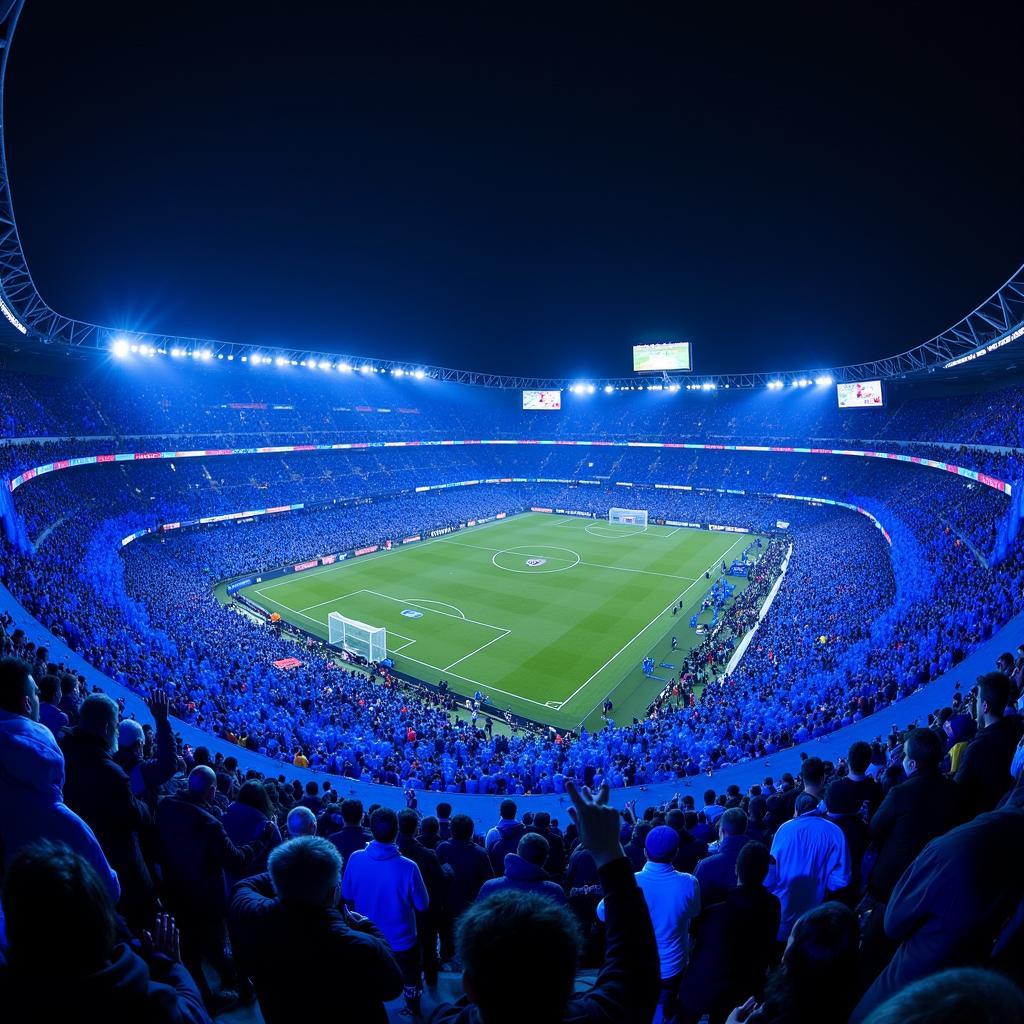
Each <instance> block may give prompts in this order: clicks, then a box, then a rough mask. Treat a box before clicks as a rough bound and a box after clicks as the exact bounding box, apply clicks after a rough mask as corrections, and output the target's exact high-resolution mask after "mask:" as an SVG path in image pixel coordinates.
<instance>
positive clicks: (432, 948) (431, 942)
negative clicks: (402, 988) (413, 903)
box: [398, 807, 448, 988]
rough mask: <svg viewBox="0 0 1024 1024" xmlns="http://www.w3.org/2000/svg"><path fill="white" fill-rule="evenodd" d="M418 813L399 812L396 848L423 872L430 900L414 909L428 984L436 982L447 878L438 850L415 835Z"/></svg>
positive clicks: (417, 825) (424, 972) (410, 810)
mask: <svg viewBox="0 0 1024 1024" xmlns="http://www.w3.org/2000/svg"><path fill="white" fill-rule="evenodd" d="M419 824H420V818H419V815H418V814H417V813H416V812H415V811H414V810H412V809H411V808H408V807H406V808H404V809H403V810H401V811H399V812H398V852H399V853H400V854H401V855H402V856H403V857H406V858H408V859H409V860H411V861H412V862H413V863H414V864H415V865H416V866H417V867H418V868H419V869H420V874H421V875H422V876H423V884H424V885H426V887H427V897H428V899H429V901H430V903H429V905H428V907H427V909H426V910H422V911H419V910H418V911H417V912H416V935H417V937H418V938H419V944H420V957H421V960H422V961H423V976H424V978H425V979H426V983H427V985H429V986H430V987H431V988H433V987H435V986H436V985H437V973H438V970H439V967H440V964H439V961H438V954H437V943H438V936H439V935H440V931H441V922H442V920H443V919H444V899H445V890H446V888H447V883H448V879H447V876H446V875H445V873H444V869H443V868H442V867H441V863H440V861H439V860H438V859H437V854H436V853H435V852H434V851H433V850H428V849H427V847H425V846H424V845H423V844H422V843H420V842H418V841H417V839H416V829H417V828H418V827H419Z"/></svg>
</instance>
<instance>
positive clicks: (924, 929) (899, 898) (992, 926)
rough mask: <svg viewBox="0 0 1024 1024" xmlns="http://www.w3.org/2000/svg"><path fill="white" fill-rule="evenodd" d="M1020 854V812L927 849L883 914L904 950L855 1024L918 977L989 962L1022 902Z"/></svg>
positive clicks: (991, 817) (1023, 821)
mask: <svg viewBox="0 0 1024 1024" xmlns="http://www.w3.org/2000/svg"><path fill="white" fill-rule="evenodd" d="M1022 849H1024V810H1020V809H1018V808H1016V807H1008V808H1005V809H1003V810H999V811H992V812H990V813H989V814H982V815H979V816H978V817H977V818H975V819H974V820H973V821H969V822H967V824H966V825H960V826H959V827H958V828H955V829H953V830H952V831H951V832H947V833H946V834H945V835H943V836H939V837H938V838H937V839H933V840H932V841H931V842H930V843H929V844H928V845H927V846H926V847H925V848H924V850H923V851H922V852H921V853H920V854H919V856H918V857H917V858H916V859H915V860H914V862H913V863H912V864H911V865H910V867H909V868H907V870H906V871H905V872H904V874H903V876H902V878H900V880H899V884H898V885H897V886H896V888H895V889H894V890H893V893H892V896H891V898H890V899H889V903H888V906H887V907H886V910H885V934H886V936H887V937H888V938H889V939H890V941H892V942H894V943H898V944H899V946H898V948H897V950H896V952H895V954H894V955H893V958H892V960H891V961H890V962H889V965H888V966H887V967H886V968H885V969H884V970H883V971H882V973H881V974H879V976H878V977H877V978H876V979H875V981H874V984H873V985H872V986H871V988H870V989H868V991H867V993H866V994H865V996H864V998H863V999H862V1000H861V1001H860V1003H858V1005H857V1008H856V1010H855V1011H854V1014H853V1016H852V1017H851V1018H850V1020H851V1022H853V1024H856V1022H858V1021H861V1020H863V1019H864V1017H866V1016H867V1015H868V1013H870V1012H871V1010H873V1009H874V1008H875V1007H876V1006H878V1005H879V1004H880V1003H882V1002H884V1001H885V1000H886V999H888V998H889V996H891V995H892V994H893V993H895V992H898V991H899V990H901V989H903V988H906V986H907V985H909V984H911V983H912V982H914V981H917V980H918V978H923V977H925V976H927V975H929V974H934V973H935V972H936V971H942V970H945V969H946V968H948V967H961V966H965V965H975V964H983V963H985V961H986V960H987V959H988V958H989V957H990V955H991V952H992V948H993V943H994V941H995V939H996V938H997V937H998V936H999V934H1000V932H1001V931H1002V929H1003V927H1004V925H1005V924H1006V922H1007V921H1008V920H1009V918H1010V917H1011V915H1012V914H1013V913H1014V911H1015V910H1016V909H1017V908H1018V906H1019V904H1020V902H1021V899H1022V898H1024V873H1022V872H1021V870H1020V857H1021V854H1020V851H1021V850H1022Z"/></svg>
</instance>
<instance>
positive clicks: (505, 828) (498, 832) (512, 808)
mask: <svg viewBox="0 0 1024 1024" xmlns="http://www.w3.org/2000/svg"><path fill="white" fill-rule="evenodd" d="M517 811H518V808H517V807H516V803H515V801H514V800H502V801H501V804H500V805H499V807H498V815H499V818H498V824H497V825H495V826H494V828H492V829H491V830H490V831H489V832H488V833H487V836H486V838H485V839H484V847H485V848H486V850H487V856H488V857H490V858H491V869H492V870H493V871H494V874H495V875H496V876H500V875H502V874H503V873H504V871H505V854H507V853H515V852H516V849H517V848H518V846H519V840H520V839H522V838H523V833H524V832H525V831H526V826H525V825H524V824H523V823H522V822H521V821H519V820H518V819H517V818H516V813H517Z"/></svg>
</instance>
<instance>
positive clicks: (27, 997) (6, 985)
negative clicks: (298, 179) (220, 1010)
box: [0, 922, 210, 1024]
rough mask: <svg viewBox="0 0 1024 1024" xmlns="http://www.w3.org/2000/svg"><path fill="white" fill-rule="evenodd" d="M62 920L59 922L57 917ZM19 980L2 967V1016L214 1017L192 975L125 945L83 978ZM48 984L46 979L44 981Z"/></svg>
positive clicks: (158, 1023) (47, 1021)
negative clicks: (149, 962) (149, 960)
mask: <svg viewBox="0 0 1024 1024" xmlns="http://www.w3.org/2000/svg"><path fill="white" fill-rule="evenodd" d="M58 924H59V922H58ZM47 978H48V979H49V982H50V983H49V984H47V987H46V988H45V990H41V989H40V987H39V982H38V980H37V979H33V980H32V981H31V982H30V983H27V984H24V985H22V984H20V983H19V979H18V977H17V975H15V974H14V973H13V972H6V971H5V972H0V1006H2V1007H3V1013H4V1019H5V1020H9V1021H11V1022H12V1024H13V1022H14V1021H33V1022H37V1024H68V1021H72V1020H81V1021H93V1020H95V1021H103V1022H104V1024H142V1022H146V1024H209V1021H210V1018H209V1017H208V1016H207V1014H206V1009H205V1008H204V1007H203V1001H202V999H201V998H200V996H199V992H198V991H197V989H196V987H195V983H194V982H193V981H192V977H191V975H190V974H189V973H188V971H186V970H185V968H184V967H182V966H181V964H179V963H175V962H173V961H171V960H168V959H166V958H165V957H159V956H158V957H155V958H154V960H153V963H152V965H151V966H150V965H147V964H146V962H145V961H144V960H142V959H141V958H140V957H138V956H137V955H136V954H135V953H133V952H132V951H131V950H130V949H129V948H128V947H127V946H125V945H117V946H115V947H114V953H113V956H112V957H111V959H110V961H109V962H108V963H107V964H106V966H104V967H103V968H102V969H101V970H99V971H96V972H95V973H94V974H89V975H86V977H84V978H70V977H68V975H67V974H66V973H65V972H60V971H58V972H56V973H53V974H50V975H47ZM44 984H46V983H45V982H44Z"/></svg>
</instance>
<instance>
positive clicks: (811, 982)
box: [730, 903, 858, 1024]
mask: <svg viewBox="0 0 1024 1024" xmlns="http://www.w3.org/2000/svg"><path fill="white" fill-rule="evenodd" d="M857 984H858V970H857V918H856V916H855V915H854V913H853V911H852V910H850V909H849V908H848V907H844V906H843V905H842V904H841V903H825V904H822V905H821V906H819V907H815V908H814V909H813V910H808V911H807V912H806V913H805V914H803V915H802V916H801V917H800V918H798V919H797V921H796V922H795V923H794V925H793V929H792V931H791V933H790V937H789V942H788V943H787V945H786V951H785V953H783V955H782V963H781V964H780V965H779V967H777V968H776V969H775V971H774V972H773V973H772V975H771V977H770V978H769V979H768V984H767V985H766V987H765V998H764V1002H763V1003H761V1005H760V1006H758V1007H757V1011H756V1013H755V1014H754V1016H753V1017H751V1016H750V1012H751V1011H752V1010H753V1009H754V1006H755V1004H756V1000H755V999H753V998H751V999H748V1000H747V1002H746V1003H745V1004H744V1005H743V1007H741V1008H739V1009H738V1010H737V1011H736V1016H735V1019H736V1020H739V1021H744V1020H747V1019H750V1020H752V1021H757V1024H846V1021H847V1018H848V1017H849V1015H850V1010H851V1008H852V1007H853V1005H854V1003H855V1002H856V999H857ZM732 1019H733V1018H732V1017H730V1020H732Z"/></svg>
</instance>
